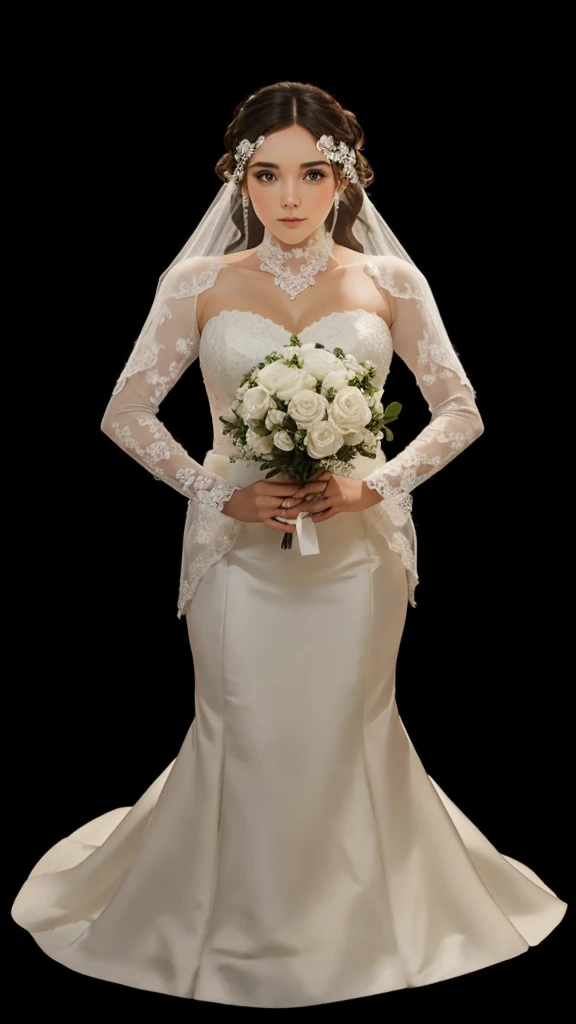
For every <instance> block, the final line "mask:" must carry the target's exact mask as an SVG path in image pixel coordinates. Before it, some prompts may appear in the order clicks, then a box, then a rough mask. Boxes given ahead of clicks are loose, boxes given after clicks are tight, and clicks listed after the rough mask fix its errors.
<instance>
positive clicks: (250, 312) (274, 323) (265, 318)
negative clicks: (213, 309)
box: [200, 308, 392, 338]
mask: <svg viewBox="0 0 576 1024" xmlns="http://www.w3.org/2000/svg"><path fill="white" fill-rule="evenodd" d="M224 313H242V314H244V315H247V316H255V317H257V318H258V320H262V321H263V322H264V323H267V324H272V326H273V327H277V328H278V329H279V330H281V331H284V332H285V333H286V334H289V335H292V334H296V336H297V337H298V338H299V337H300V336H301V335H302V334H304V332H305V331H309V330H311V329H312V327H318V326H319V324H321V323H323V322H324V321H325V320H329V319H330V317H332V316H350V315H352V314H353V313H364V314H366V316H375V317H377V318H378V320H379V321H380V323H381V324H382V325H383V327H385V328H386V331H387V332H388V334H389V335H390V336H391V335H392V332H391V330H390V328H389V326H388V324H387V323H386V321H385V320H384V318H383V317H381V316H380V314H379V313H376V312H375V311H374V310H372V309H360V308H358V309H340V310H338V309H336V310H333V312H332V313H325V314H324V316H321V317H319V318H318V320H313V321H312V323H311V324H307V325H306V327H302V328H301V329H300V330H299V331H298V332H295V331H291V330H289V328H288V327H285V326H284V324H279V323H278V321H277V320H271V319H270V317H268V316H262V314H261V313H255V312H254V311H253V310H251V309H221V310H219V311H218V313H215V314H214V316H211V317H208V320H207V321H206V323H205V324H204V327H203V328H202V331H201V332H200V336H201V337H202V335H203V334H204V332H205V330H206V328H207V327H208V325H209V324H211V323H212V322H213V321H216V320H218V318H219V317H220V316H222V315H223V314H224Z"/></svg>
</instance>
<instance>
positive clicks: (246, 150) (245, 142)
mask: <svg viewBox="0 0 576 1024" xmlns="http://www.w3.org/2000/svg"><path fill="white" fill-rule="evenodd" d="M263 142H264V136H263V135H259V136H258V138H257V139H256V142H250V140H249V139H242V141H241V142H239V143H238V145H237V146H236V149H235V150H234V159H235V161H236V167H235V169H234V173H233V174H230V172H228V174H227V175H226V177H227V178H228V181H233V182H234V184H235V185H239V184H240V182H241V181H242V178H243V175H244V168H245V167H246V164H247V163H248V161H249V160H250V159H251V157H253V156H254V153H255V152H256V150H257V149H260V146H261V145H262V143H263Z"/></svg>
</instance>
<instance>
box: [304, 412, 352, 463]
mask: <svg viewBox="0 0 576 1024" xmlns="http://www.w3.org/2000/svg"><path fill="white" fill-rule="evenodd" d="M343 444H344V438H343V437H342V434H341V433H340V431H339V430H337V429H336V427H334V426H333V425H332V423H329V422H328V420H322V422H321V423H315V424H314V426H312V427H310V430H309V431H308V433H307V435H306V450H307V452H308V455H310V457H311V458H313V459H327V458H329V456H330V455H335V454H336V452H337V451H338V450H339V449H340V448H341V447H342V445H343Z"/></svg>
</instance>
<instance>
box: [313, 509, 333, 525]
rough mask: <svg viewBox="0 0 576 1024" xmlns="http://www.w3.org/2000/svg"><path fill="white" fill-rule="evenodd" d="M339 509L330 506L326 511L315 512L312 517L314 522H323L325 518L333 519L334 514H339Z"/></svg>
mask: <svg viewBox="0 0 576 1024" xmlns="http://www.w3.org/2000/svg"><path fill="white" fill-rule="evenodd" d="M339 511H340V510H339V509H337V508H329V509H328V510H327V511H326V512H316V513H314V515H312V516H310V518H311V520H312V522H313V523H323V522H324V520H325V519H332V516H337V515H338V514H339Z"/></svg>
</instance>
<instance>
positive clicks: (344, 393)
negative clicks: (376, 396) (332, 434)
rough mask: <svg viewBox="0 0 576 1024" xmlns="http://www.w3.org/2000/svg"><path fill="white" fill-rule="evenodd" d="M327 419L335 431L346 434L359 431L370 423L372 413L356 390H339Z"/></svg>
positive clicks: (349, 388)
mask: <svg viewBox="0 0 576 1024" xmlns="http://www.w3.org/2000/svg"><path fill="white" fill-rule="evenodd" d="M329 419H330V420H331V421H332V423H333V424H334V426H335V427H336V429H337V430H340V431H342V433H344V434H348V433H351V432H352V431H353V430H361V429H362V427H365V426H366V424H367V423H370V420H371V419H372V411H371V409H369V407H368V405H367V404H366V401H365V399H364V395H363V394H362V392H361V391H359V390H358V388H353V387H347V388H341V390H340V391H337V392H336V394H335V396H334V401H333V402H332V405H331V406H330V416H329Z"/></svg>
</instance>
